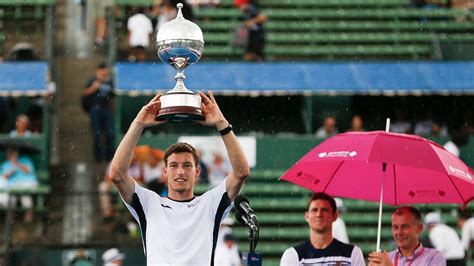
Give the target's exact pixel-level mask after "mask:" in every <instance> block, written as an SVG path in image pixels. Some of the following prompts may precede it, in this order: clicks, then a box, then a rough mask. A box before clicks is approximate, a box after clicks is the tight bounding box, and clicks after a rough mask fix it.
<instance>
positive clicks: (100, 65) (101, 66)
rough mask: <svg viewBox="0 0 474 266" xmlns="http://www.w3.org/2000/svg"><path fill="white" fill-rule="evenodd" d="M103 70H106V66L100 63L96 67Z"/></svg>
mask: <svg viewBox="0 0 474 266" xmlns="http://www.w3.org/2000/svg"><path fill="white" fill-rule="evenodd" d="M104 68H107V64H106V63H104V62H101V63H99V64H98V65H97V69H104Z"/></svg>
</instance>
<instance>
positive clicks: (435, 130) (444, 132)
mask: <svg viewBox="0 0 474 266" xmlns="http://www.w3.org/2000/svg"><path fill="white" fill-rule="evenodd" d="M430 136H432V137H439V138H445V137H447V136H448V129H447V128H446V126H445V125H444V124H443V122H441V121H433V123H432V124H431V134H430Z"/></svg>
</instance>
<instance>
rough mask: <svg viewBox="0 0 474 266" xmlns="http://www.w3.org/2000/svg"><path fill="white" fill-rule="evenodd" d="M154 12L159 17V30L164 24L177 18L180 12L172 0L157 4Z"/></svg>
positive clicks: (157, 21) (157, 26) (157, 24)
mask: <svg viewBox="0 0 474 266" xmlns="http://www.w3.org/2000/svg"><path fill="white" fill-rule="evenodd" d="M154 12H155V15H156V17H157V20H156V31H157V32H158V30H159V29H160V27H161V26H162V25H163V24H165V23H166V22H168V21H171V20H173V19H174V18H176V14H177V13H178V11H177V9H176V7H174V6H173V4H172V3H171V0H163V1H161V3H160V4H159V5H156V6H155V8H154ZM183 16H184V14H183ZM184 18H185V19H188V18H187V17H184Z"/></svg>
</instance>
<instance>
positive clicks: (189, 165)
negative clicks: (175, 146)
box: [163, 152, 200, 194]
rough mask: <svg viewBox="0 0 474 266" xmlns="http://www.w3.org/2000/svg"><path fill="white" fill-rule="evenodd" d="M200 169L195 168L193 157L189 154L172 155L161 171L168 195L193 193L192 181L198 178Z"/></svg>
mask: <svg viewBox="0 0 474 266" xmlns="http://www.w3.org/2000/svg"><path fill="white" fill-rule="evenodd" d="M199 173H200V168H199V167H197V166H196V164H195V162H194V158H193V155H192V154H191V153H189V152H181V153H173V154H171V155H170V156H169V157H168V164H167V165H166V167H165V168H164V169H163V174H164V175H165V176H166V177H167V180H168V188H169V190H170V191H169V193H171V194H172V193H174V192H177V193H189V192H190V193H191V194H192V193H193V189H194V181H195V179H196V178H197V177H198V176H199Z"/></svg>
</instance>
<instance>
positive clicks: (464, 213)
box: [458, 208, 472, 220]
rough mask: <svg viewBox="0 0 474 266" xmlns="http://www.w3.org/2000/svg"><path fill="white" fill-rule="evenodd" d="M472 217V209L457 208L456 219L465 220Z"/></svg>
mask: <svg viewBox="0 0 474 266" xmlns="http://www.w3.org/2000/svg"><path fill="white" fill-rule="evenodd" d="M471 217H472V210H471V209H467V208H466V209H460V210H459V217H458V219H464V220H467V219H469V218H471Z"/></svg>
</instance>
